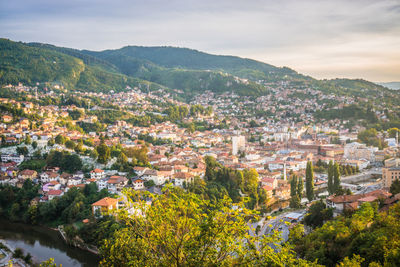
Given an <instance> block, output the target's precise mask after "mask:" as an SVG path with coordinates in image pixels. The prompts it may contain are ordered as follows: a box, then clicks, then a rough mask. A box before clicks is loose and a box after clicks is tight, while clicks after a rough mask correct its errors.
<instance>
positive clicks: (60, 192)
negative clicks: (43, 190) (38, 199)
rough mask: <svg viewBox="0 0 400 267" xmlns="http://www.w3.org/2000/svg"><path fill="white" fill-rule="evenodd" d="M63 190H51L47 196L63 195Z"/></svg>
mask: <svg viewBox="0 0 400 267" xmlns="http://www.w3.org/2000/svg"><path fill="white" fill-rule="evenodd" d="M62 192H63V191H62V190H50V191H49V192H48V193H47V194H48V195H52V196H59V195H61V194H62Z"/></svg>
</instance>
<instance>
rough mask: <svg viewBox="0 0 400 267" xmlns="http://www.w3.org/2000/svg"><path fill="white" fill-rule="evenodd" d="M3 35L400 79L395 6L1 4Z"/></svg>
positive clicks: (339, 0) (259, 0) (399, 18)
mask: <svg viewBox="0 0 400 267" xmlns="http://www.w3.org/2000/svg"><path fill="white" fill-rule="evenodd" d="M0 37H3V38H9V39H11V40H14V41H23V42H42V43H50V44H54V45H58V46H65V47H71V48H78V49H89V50H105V49H117V48H120V47H123V46H126V45H143V46H164V45H168V46H177V47H188V48H192V49H197V50H200V51H204V52H208V53H212V54H219V55H235V56H240V57H247V58H252V59H255V60H259V61H263V62H266V63H269V64H272V65H275V66H279V67H282V66H287V67H290V68H293V69H295V70H296V71H298V72H300V73H303V74H307V75H311V76H313V77H315V78H319V79H325V78H336V77H340V78H342V77H344V78H363V79H367V80H370V81H375V82H389V81H400V0H351V1H350V0H304V1H303V0H279V1H278V0H241V1H239V0H229V1H227V0H179V1H178V0H142V1H139V0H130V1H129V0H0Z"/></svg>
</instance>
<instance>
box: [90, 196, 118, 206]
mask: <svg viewBox="0 0 400 267" xmlns="http://www.w3.org/2000/svg"><path fill="white" fill-rule="evenodd" d="M117 203H118V199H115V198H111V197H105V198H103V199H100V200H99V201H97V202H95V203H93V204H92V206H101V207H108V206H111V205H115V204H117Z"/></svg>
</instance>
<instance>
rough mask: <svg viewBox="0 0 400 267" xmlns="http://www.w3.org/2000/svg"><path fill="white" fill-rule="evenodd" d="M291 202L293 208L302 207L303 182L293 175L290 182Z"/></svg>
mask: <svg viewBox="0 0 400 267" xmlns="http://www.w3.org/2000/svg"><path fill="white" fill-rule="evenodd" d="M290 196H291V198H290V202H289V206H290V207H291V208H295V209H297V208H299V207H300V206H301V198H302V196H303V180H302V179H301V178H299V177H297V175H295V174H293V175H292V179H291V181H290Z"/></svg>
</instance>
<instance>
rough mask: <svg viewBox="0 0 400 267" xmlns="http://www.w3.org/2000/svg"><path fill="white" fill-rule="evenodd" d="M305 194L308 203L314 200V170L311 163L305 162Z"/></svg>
mask: <svg viewBox="0 0 400 267" xmlns="http://www.w3.org/2000/svg"><path fill="white" fill-rule="evenodd" d="M306 194H307V199H308V201H311V200H313V199H314V170H313V165H312V162H311V161H309V162H307V169H306Z"/></svg>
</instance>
